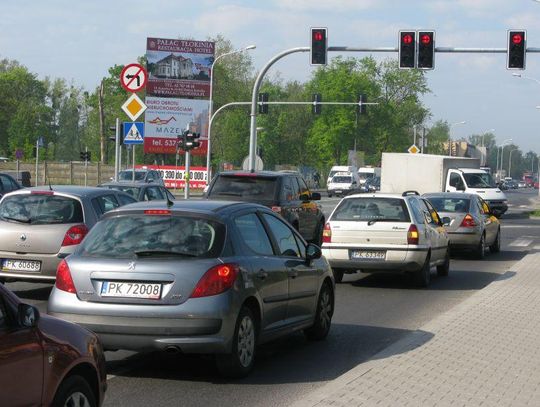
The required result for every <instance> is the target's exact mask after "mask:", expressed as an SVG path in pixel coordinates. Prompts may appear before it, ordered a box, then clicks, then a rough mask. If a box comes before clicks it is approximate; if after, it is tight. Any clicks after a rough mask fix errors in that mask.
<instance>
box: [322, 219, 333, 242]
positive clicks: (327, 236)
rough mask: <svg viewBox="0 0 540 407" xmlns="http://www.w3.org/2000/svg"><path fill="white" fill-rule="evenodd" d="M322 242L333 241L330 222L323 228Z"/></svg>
mask: <svg viewBox="0 0 540 407" xmlns="http://www.w3.org/2000/svg"><path fill="white" fill-rule="evenodd" d="M322 242H323V243H332V229H331V228H330V224H329V223H327V224H326V225H324V229H323V232H322Z"/></svg>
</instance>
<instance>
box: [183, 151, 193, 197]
mask: <svg viewBox="0 0 540 407" xmlns="http://www.w3.org/2000/svg"><path fill="white" fill-rule="evenodd" d="M190 158H191V154H190V153H189V150H186V170H185V172H184V181H185V184H184V199H189V171H190V164H191V162H190V161H191V160H190Z"/></svg>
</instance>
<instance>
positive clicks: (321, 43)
mask: <svg viewBox="0 0 540 407" xmlns="http://www.w3.org/2000/svg"><path fill="white" fill-rule="evenodd" d="M326 36H327V29H326V28H312V29H311V65H326V61H327V54H328V44H327V37H326Z"/></svg>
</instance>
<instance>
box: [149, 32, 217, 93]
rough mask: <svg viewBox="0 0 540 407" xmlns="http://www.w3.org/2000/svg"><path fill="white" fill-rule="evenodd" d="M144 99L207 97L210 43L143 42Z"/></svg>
mask: <svg viewBox="0 0 540 407" xmlns="http://www.w3.org/2000/svg"><path fill="white" fill-rule="evenodd" d="M146 59H147V70H148V83H147V85H146V95H147V96H166V97H199V98H208V97H209V96H210V69H211V67H212V63H213V62H214V43H213V42H211V41H194V40H178V39H166V38H147V39H146Z"/></svg>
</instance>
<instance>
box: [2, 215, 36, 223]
mask: <svg viewBox="0 0 540 407" xmlns="http://www.w3.org/2000/svg"><path fill="white" fill-rule="evenodd" d="M2 219H5V220H13V221H15V222H19V223H31V222H32V219H30V218H26V219H21V218H11V217H9V216H2Z"/></svg>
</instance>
